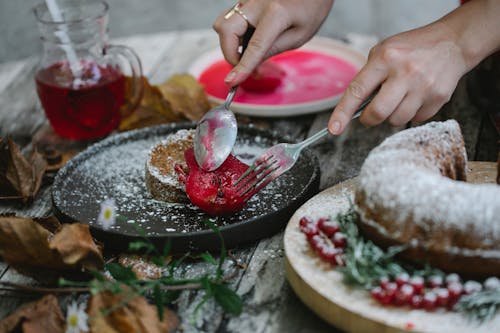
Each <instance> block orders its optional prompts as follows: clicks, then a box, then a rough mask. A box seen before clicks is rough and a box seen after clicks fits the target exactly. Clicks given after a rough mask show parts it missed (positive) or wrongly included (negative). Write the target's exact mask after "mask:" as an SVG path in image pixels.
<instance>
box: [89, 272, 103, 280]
mask: <svg viewBox="0 0 500 333" xmlns="http://www.w3.org/2000/svg"><path fill="white" fill-rule="evenodd" d="M91 273H92V276H93V277H94V279H96V280H98V281H101V282H103V281H106V279H105V278H104V275H102V273H101V272H98V271H92V272H91Z"/></svg>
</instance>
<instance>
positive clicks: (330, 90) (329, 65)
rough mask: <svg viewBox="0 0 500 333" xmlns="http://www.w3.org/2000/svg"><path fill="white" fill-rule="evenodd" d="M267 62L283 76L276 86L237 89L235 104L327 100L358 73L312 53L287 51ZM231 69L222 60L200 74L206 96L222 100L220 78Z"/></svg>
mask: <svg viewBox="0 0 500 333" xmlns="http://www.w3.org/2000/svg"><path fill="white" fill-rule="evenodd" d="M269 61H272V62H273V64H274V65H277V66H279V67H280V68H281V69H282V70H283V71H284V72H285V73H286V75H285V76H284V78H283V80H282V81H281V83H280V85H279V86H278V87H277V88H276V89H274V90H272V91H270V92H256V91H247V90H244V89H242V88H241V87H240V89H238V92H237V93H236V96H235V98H234V101H235V102H238V103H244V104H262V105H282V104H298V103H306V102H313V101H317V100H322V99H326V98H331V97H334V96H337V95H339V94H342V93H343V91H344V90H345V88H346V87H347V85H348V84H349V82H350V81H351V80H352V79H353V78H354V76H355V75H356V73H357V72H358V69H357V68H356V67H355V66H354V65H353V64H351V63H349V62H347V61H345V60H343V59H340V58H337V57H335V56H331V55H327V54H324V53H319V52H314V51H305V50H304V51H303V50H292V51H287V52H284V53H282V54H279V55H276V56H274V57H272V58H271V59H270V60H269ZM231 68H232V67H231V65H229V64H228V63H227V62H226V61H225V60H218V61H216V62H214V63H213V64H211V65H210V66H208V67H207V68H206V69H205V70H204V71H203V72H202V73H201V75H200V77H199V81H200V83H201V84H203V85H204V86H205V90H206V92H207V94H208V95H211V96H214V97H217V98H220V99H225V98H226V95H227V93H228V92H229V87H228V86H226V84H225V83H224V77H225V76H226V75H227V73H229V71H230V70H231Z"/></svg>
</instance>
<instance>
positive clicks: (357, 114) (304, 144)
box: [298, 89, 378, 149]
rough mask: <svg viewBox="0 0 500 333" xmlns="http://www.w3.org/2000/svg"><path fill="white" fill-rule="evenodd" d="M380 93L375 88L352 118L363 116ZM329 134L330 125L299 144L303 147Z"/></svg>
mask: <svg viewBox="0 0 500 333" xmlns="http://www.w3.org/2000/svg"><path fill="white" fill-rule="evenodd" d="M377 93H378V89H377V90H375V91H374V92H373V93H372V94H371V95H370V96H369V97H368V98H367V99H366V100H364V101H363V103H361V105H360V106H359V107H358V109H357V110H356V112H355V113H354V114H353V115H352V118H351V120H352V119H356V118H358V117H359V116H361V114H362V113H363V110H364V109H365V107H366V106H367V105H368V104H370V102H371V101H372V99H373V98H374V97H375V95H376V94H377ZM327 134H328V127H325V128H323V129H322V130H321V131H319V132H317V133H315V134H314V135H312V136H310V137H308V138H307V139H305V140H304V141H302V142H301V143H299V144H298V146H300V149H302V148H305V147H307V146H309V145H310V144H312V143H314V142H316V141H318V140H319V139H321V138H323V137H324V136H325V135H327Z"/></svg>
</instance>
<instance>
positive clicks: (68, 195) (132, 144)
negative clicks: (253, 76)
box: [52, 123, 319, 252]
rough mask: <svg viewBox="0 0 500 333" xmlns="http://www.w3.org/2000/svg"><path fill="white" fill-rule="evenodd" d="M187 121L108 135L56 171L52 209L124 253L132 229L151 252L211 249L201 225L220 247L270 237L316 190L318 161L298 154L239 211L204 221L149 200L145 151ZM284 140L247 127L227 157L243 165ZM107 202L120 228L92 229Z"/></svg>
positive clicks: (186, 209) (188, 209)
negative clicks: (152, 248)
mask: <svg viewBox="0 0 500 333" xmlns="http://www.w3.org/2000/svg"><path fill="white" fill-rule="evenodd" d="M193 126H194V125H193V124H191V123H189V124H188V123H183V124H169V125H161V126H156V127H150V128H146V129H140V130H135V131H130V132H126V133H122V134H117V135H114V136H112V137H109V138H107V139H105V140H103V141H101V142H99V143H97V144H95V145H93V146H91V147H89V148H88V149H86V150H85V151H83V152H81V153H80V154H78V155H77V156H75V157H74V158H73V159H72V160H71V161H69V162H68V163H67V164H66V165H65V166H64V167H63V168H62V169H61V170H59V172H58V173H57V176H56V179H55V181H54V184H53V186H52V188H53V190H52V200H53V204H54V211H55V214H56V215H58V217H59V218H60V219H61V220H62V221H64V222H74V221H79V222H82V223H88V224H89V225H90V228H91V230H92V233H93V235H94V236H95V237H96V238H97V239H99V240H101V241H103V242H104V244H105V246H106V247H107V248H113V249H117V250H126V249H127V244H128V243H129V242H130V241H133V240H136V239H138V238H139V234H138V232H137V229H136V227H135V226H134V224H138V225H140V226H141V227H142V229H143V230H145V231H146V234H147V236H148V237H149V238H150V239H151V240H152V241H153V242H154V243H155V244H157V245H158V246H163V244H164V243H165V242H166V241H167V240H168V241H170V242H171V243H172V249H173V250H174V251H175V252H186V251H204V250H216V249H218V248H220V244H221V243H220V240H219V238H218V236H217V234H216V233H214V232H213V231H212V230H211V229H210V228H209V227H208V226H207V224H206V223H204V220H206V219H210V220H211V221H212V222H213V223H214V224H215V225H217V226H218V227H219V230H220V231H221V234H222V236H223V237H224V241H225V243H226V246H228V247H236V246H238V245H241V244H244V243H248V242H251V241H255V240H258V239H260V238H264V237H268V236H271V235H272V234H274V233H276V232H278V231H279V230H280V229H282V228H283V227H284V226H285V225H286V223H287V221H288V220H289V218H290V217H291V215H292V214H293V213H294V212H295V210H296V209H297V208H298V207H299V206H300V205H301V204H302V203H304V202H305V201H306V200H307V199H309V198H310V197H311V196H313V195H314V194H315V193H317V192H318V187H319V162H318V160H317V158H316V157H315V156H314V155H313V154H312V152H310V151H308V150H305V151H303V152H302V154H301V157H300V158H299V160H298V161H297V163H296V164H295V166H294V167H293V168H292V169H291V170H290V171H288V172H287V173H285V174H284V175H282V176H281V177H279V178H278V179H276V180H275V181H273V182H272V183H271V184H270V185H268V186H267V187H266V188H265V189H264V190H263V191H261V192H260V193H258V194H257V195H255V196H254V197H253V198H251V199H250V200H249V202H248V204H247V206H246V207H245V208H244V209H243V210H242V211H240V212H238V213H236V214H234V215H231V216H226V217H216V218H210V217H209V216H208V215H206V214H205V213H203V212H202V211H200V210H199V209H198V208H197V207H195V206H193V205H191V204H169V203H165V202H161V201H157V200H154V199H153V198H152V197H151V195H150V194H149V192H148V191H147V190H146V187H145V183H144V168H145V163H146V157H147V154H148V151H149V150H150V148H151V147H152V146H153V145H155V144H156V143H158V142H159V141H161V140H162V139H163V138H165V137H166V136H167V135H169V134H170V133H174V132H176V131H177V130H179V129H181V128H192V127H193ZM282 141H283V138H282V137H279V136H278V135H277V134H273V133H271V132H268V131H263V130H259V129H256V128H254V127H240V128H239V132H238V139H237V143H236V146H235V149H234V153H235V155H236V156H237V157H239V158H240V159H241V160H243V161H244V162H246V163H248V164H250V163H251V162H252V159H254V158H255V157H257V156H259V155H260V153H262V152H263V151H264V150H265V149H266V148H267V147H269V146H271V145H273V144H275V143H277V142H282ZM107 198H114V199H115V201H116V204H117V207H118V215H119V216H121V217H122V218H121V219H119V220H121V221H120V222H119V223H117V224H115V225H114V226H113V227H111V228H109V229H103V228H102V227H101V226H100V225H99V224H98V223H97V216H98V214H99V211H100V203H101V202H102V201H103V200H105V199H107Z"/></svg>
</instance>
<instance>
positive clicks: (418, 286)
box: [408, 275, 425, 294]
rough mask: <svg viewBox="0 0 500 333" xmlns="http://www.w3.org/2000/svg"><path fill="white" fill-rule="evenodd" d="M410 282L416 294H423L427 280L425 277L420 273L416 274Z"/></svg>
mask: <svg viewBox="0 0 500 333" xmlns="http://www.w3.org/2000/svg"><path fill="white" fill-rule="evenodd" d="M408 283H409V284H410V285H411V286H412V287H413V289H414V290H415V294H421V293H423V292H424V287H425V280H424V278H423V277H421V276H419V275H414V276H412V277H411V278H410V281H409V282H408Z"/></svg>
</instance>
